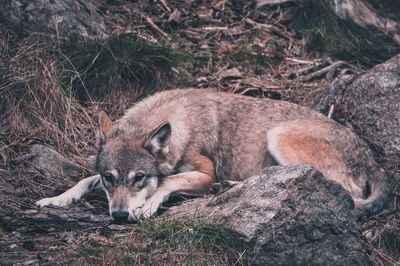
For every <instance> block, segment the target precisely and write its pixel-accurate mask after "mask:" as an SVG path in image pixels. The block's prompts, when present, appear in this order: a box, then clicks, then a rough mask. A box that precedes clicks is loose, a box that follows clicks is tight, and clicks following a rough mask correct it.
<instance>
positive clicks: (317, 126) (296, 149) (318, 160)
mask: <svg viewBox="0 0 400 266" xmlns="http://www.w3.org/2000/svg"><path fill="white" fill-rule="evenodd" d="M354 138H355V137H354ZM354 141H356V140H355V139H353V136H352V134H351V133H350V132H348V131H347V130H346V129H344V128H340V127H338V126H337V125H334V124H332V123H327V122H324V121H300V122H295V121H294V122H292V123H287V124H283V125H280V126H277V127H275V128H273V129H272V130H271V131H269V132H268V150H269V152H270V154H271V155H272V156H273V157H274V159H275V160H276V161H277V162H278V163H279V164H281V165H285V164H290V163H302V164H307V165H310V166H313V167H315V168H316V169H318V170H319V171H321V173H322V174H324V176H325V177H326V178H328V179H331V180H335V181H337V182H339V183H341V184H342V186H343V187H344V188H345V189H347V190H348V191H349V192H350V193H351V194H352V196H356V197H358V198H362V197H363V196H364V195H365V192H366V190H367V187H366V182H365V181H366V180H365V178H364V180H360V182H358V180H357V178H355V177H354V173H353V169H350V167H349V166H348V165H347V164H346V162H345V157H344V156H345V154H344V151H343V150H345V149H349V148H350V149H351V147H352V146H354V145H355V144H354V143H352V142H354Z"/></svg>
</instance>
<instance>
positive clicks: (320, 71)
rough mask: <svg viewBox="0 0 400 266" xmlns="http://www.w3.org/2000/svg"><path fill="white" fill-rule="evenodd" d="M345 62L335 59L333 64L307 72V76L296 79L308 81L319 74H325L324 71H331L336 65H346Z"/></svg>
mask: <svg viewBox="0 0 400 266" xmlns="http://www.w3.org/2000/svg"><path fill="white" fill-rule="evenodd" d="M346 64H347V63H346V62H343V61H337V62H335V63H334V64H332V65H330V66H327V67H325V68H323V69H321V70H318V71H315V72H314V73H311V74H309V75H307V76H304V77H299V79H298V80H300V81H309V80H311V79H313V78H316V77H319V76H321V75H323V74H325V73H327V72H329V71H331V70H333V69H336V68H338V67H340V66H342V65H346Z"/></svg>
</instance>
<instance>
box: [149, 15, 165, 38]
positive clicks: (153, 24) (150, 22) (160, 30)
mask: <svg viewBox="0 0 400 266" xmlns="http://www.w3.org/2000/svg"><path fill="white" fill-rule="evenodd" d="M144 19H145V20H146V21H147V23H149V25H150V26H151V27H152V28H153V29H155V30H156V31H158V32H159V33H160V34H161V35H162V36H164V37H165V38H167V39H168V40H171V37H169V35H168V34H167V33H165V32H164V31H163V30H162V29H160V28H159V27H158V26H157V25H156V24H155V23H154V22H153V20H152V19H151V18H149V17H147V16H144Z"/></svg>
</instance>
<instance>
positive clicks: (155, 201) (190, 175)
mask: <svg viewBox="0 0 400 266" xmlns="http://www.w3.org/2000/svg"><path fill="white" fill-rule="evenodd" d="M214 182H215V177H214V175H210V174H209V173H205V172H199V171H191V172H185V173H180V174H176V175H171V176H168V177H166V178H165V179H164V180H163V182H162V183H161V186H159V187H158V188H157V190H156V191H155V192H154V194H153V195H152V196H150V198H148V199H147V200H146V202H145V203H144V205H143V208H142V209H141V211H142V214H141V216H142V217H143V218H148V217H150V216H151V215H153V214H154V213H155V212H156V211H157V210H158V208H159V207H160V205H161V204H162V203H163V202H164V201H166V200H167V199H168V198H169V196H170V195H171V193H173V192H184V193H187V194H191V195H202V194H204V193H207V192H208V191H209V190H210V188H211V186H212V185H213V184H214Z"/></svg>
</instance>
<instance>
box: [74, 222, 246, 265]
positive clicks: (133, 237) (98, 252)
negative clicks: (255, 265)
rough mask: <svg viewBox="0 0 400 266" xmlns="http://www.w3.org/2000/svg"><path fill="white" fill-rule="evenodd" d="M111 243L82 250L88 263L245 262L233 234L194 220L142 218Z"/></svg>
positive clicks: (219, 263) (208, 263)
mask: <svg viewBox="0 0 400 266" xmlns="http://www.w3.org/2000/svg"><path fill="white" fill-rule="evenodd" d="M113 240H114V242H115V243H116V244H115V245H113V246H107V247H106V246H91V247H88V248H84V249H82V250H81V256H82V258H83V259H84V261H85V263H88V264H107V265H108V264H112V265H136V264H154V265H162V264H168V265H170V264H189V265H216V264H217V265H234V264H237V265H241V264H245V263H246V261H245V257H243V254H244V252H243V247H238V246H237V245H235V242H237V241H235V238H234V236H233V235H232V233H230V232H228V231H226V230H224V229H222V228H219V227H215V226H210V225H207V224H204V223H202V222H199V221H196V220H194V219H188V220H177V219H166V218H153V219H148V220H145V221H141V222H140V223H139V224H137V226H136V227H135V228H134V231H133V232H132V233H131V234H129V235H127V236H126V237H120V238H116V239H113Z"/></svg>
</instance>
